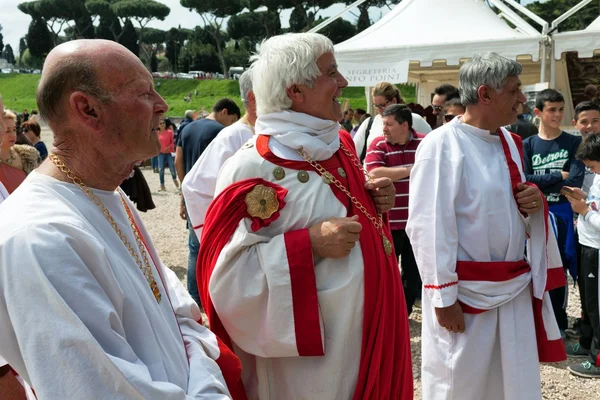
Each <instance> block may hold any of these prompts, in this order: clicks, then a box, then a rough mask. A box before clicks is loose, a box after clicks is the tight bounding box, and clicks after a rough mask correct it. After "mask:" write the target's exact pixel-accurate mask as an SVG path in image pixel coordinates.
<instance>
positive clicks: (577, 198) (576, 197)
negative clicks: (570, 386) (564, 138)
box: [566, 132, 600, 378]
mask: <svg viewBox="0 0 600 400" xmlns="http://www.w3.org/2000/svg"><path fill="white" fill-rule="evenodd" d="M577 158H578V159H579V160H582V161H583V163H584V164H585V166H586V167H587V168H588V169H589V170H590V171H591V172H592V173H594V181H593V183H592V186H591V187H590V191H589V194H587V193H585V192H584V191H582V190H581V189H578V188H576V187H575V188H574V187H571V188H567V189H569V190H570V191H571V194H566V197H567V199H568V200H569V202H570V203H571V207H572V208H573V211H574V212H576V213H577V214H579V217H578V220H577V230H578V232H579V242H580V244H581V260H580V268H581V269H580V276H581V278H580V280H579V286H580V289H579V290H580V293H581V304H582V307H583V308H584V310H585V316H586V319H587V320H588V324H582V326H581V328H582V329H581V330H582V336H581V338H580V339H579V342H578V343H575V344H571V345H569V346H568V347H567V354H569V355H570V356H575V357H577V356H580V357H586V358H587V360H586V361H584V362H583V363H578V364H573V365H569V367H568V370H569V371H570V372H571V373H572V374H574V375H578V376H582V377H586V378H600V358H599V357H598V350H599V348H600V317H599V313H598V309H599V302H598V274H599V273H600V271H599V266H598V261H599V257H598V253H599V251H600V212H598V207H599V206H600V177H599V176H598V174H600V133H598V132H596V133H589V134H588V135H587V137H586V138H585V139H584V141H583V144H582V145H581V147H580V148H579V150H578V152H577Z"/></svg>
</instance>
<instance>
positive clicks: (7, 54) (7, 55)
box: [4, 44, 16, 64]
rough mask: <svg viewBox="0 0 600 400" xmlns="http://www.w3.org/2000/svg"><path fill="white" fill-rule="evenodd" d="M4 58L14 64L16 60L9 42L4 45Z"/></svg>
mask: <svg viewBox="0 0 600 400" xmlns="http://www.w3.org/2000/svg"><path fill="white" fill-rule="evenodd" d="M4 58H5V59H6V61H7V62H8V63H9V64H14V63H15V61H16V60H15V53H14V52H13V48H12V46H11V45H10V44H7V45H6V47H4Z"/></svg>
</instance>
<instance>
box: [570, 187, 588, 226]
mask: <svg viewBox="0 0 600 400" xmlns="http://www.w3.org/2000/svg"><path fill="white" fill-rule="evenodd" d="M567 188H568V189H571V190H572V191H574V192H575V193H576V194H577V195H578V196H579V198H576V197H575V196H571V195H569V194H567V193H565V194H564V196H565V197H566V198H567V200H569V203H571V208H572V209H573V211H574V212H576V213H577V214H580V215H585V214H587V213H588V211H590V208H589V207H588V205H587V203H586V202H585V199H586V198H587V193H586V192H584V191H583V190H581V189H579V188H576V187H568V186H567ZM575 221H577V220H575Z"/></svg>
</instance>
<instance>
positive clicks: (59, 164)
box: [49, 154, 162, 303]
mask: <svg viewBox="0 0 600 400" xmlns="http://www.w3.org/2000/svg"><path fill="white" fill-rule="evenodd" d="M49 158H50V160H51V161H52V163H53V164H54V165H55V166H56V168H58V169H59V170H60V171H61V172H62V173H63V174H65V175H66V176H67V178H69V179H70V180H71V181H72V182H73V183H74V184H75V185H77V186H78V187H79V188H80V189H81V190H82V191H83V192H84V193H85V194H86V196H87V197H88V198H89V199H90V200H91V201H92V203H94V204H95V205H96V206H98V208H99V209H100V211H102V214H104V216H105V217H106V219H107V220H108V222H109V223H110V224H111V225H112V227H113V229H114V230H115V233H116V234H117V236H119V239H121V241H122V242H123V244H124V245H125V247H127V250H129V254H131V257H133V259H134V260H135V263H136V264H137V266H138V268H139V269H140V271H142V273H143V274H144V277H145V278H146V281H147V282H148V285H149V286H150V289H151V290H152V294H153V295H154V298H155V299H156V301H157V302H159V303H160V300H161V297H162V296H161V294H160V290H159V289H158V285H157V284H156V280H155V279H154V275H153V274H152V267H151V266H150V262H149V261H148V256H147V254H146V250H145V249H146V246H145V245H144V242H143V241H142V238H141V237H140V233H139V232H138V229H137V227H136V224H135V222H134V221H133V218H132V215H131V212H129V207H128V206H127V203H125V199H124V198H123V195H122V194H121V192H119V195H120V197H121V203H123V207H125V211H126V214H127V219H128V220H129V224H130V225H131V229H132V230H133V235H134V236H135V240H136V242H137V245H138V250H139V252H140V254H141V255H142V258H143V259H144V262H143V263H142V260H140V256H139V255H138V253H137V252H136V251H135V250H134V249H133V246H132V245H131V243H129V239H127V236H125V234H124V233H123V232H121V229H119V227H118V226H117V223H116V222H115V220H114V218H113V217H112V215H111V214H110V211H108V209H107V208H106V207H105V206H104V204H102V201H101V200H100V198H99V197H98V196H96V194H95V193H94V192H93V191H92V190H91V189H90V188H89V187H87V186H86V185H85V184H84V183H83V181H82V180H81V179H79V178H78V177H77V176H75V175H74V174H73V172H72V171H71V169H70V168H69V167H67V165H66V164H65V163H64V162H63V161H62V160H61V159H60V158H58V156H57V155H56V154H50V157H49Z"/></svg>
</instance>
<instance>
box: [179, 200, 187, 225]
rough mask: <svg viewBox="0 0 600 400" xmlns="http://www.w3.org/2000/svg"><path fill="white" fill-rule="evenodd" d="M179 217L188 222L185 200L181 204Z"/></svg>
mask: <svg viewBox="0 0 600 400" xmlns="http://www.w3.org/2000/svg"><path fill="white" fill-rule="evenodd" d="M179 216H180V217H181V219H183V220H187V212H186V211H185V204H183V200H182V201H181V202H180V203H179Z"/></svg>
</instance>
